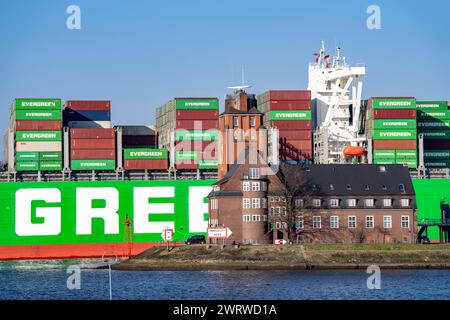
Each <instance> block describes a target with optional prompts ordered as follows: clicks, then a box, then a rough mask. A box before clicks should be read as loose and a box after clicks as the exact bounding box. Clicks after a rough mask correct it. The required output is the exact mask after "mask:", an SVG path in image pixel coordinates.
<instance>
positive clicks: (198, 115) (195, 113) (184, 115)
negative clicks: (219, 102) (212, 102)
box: [176, 110, 219, 120]
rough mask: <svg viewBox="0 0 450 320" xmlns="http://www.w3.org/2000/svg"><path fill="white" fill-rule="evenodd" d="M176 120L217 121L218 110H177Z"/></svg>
mask: <svg viewBox="0 0 450 320" xmlns="http://www.w3.org/2000/svg"><path fill="white" fill-rule="evenodd" d="M176 115H177V118H176V119H177V120H217V119H218V118H219V111H218V110H177V113H176Z"/></svg>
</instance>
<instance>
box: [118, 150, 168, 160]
mask: <svg viewBox="0 0 450 320" xmlns="http://www.w3.org/2000/svg"><path fill="white" fill-rule="evenodd" d="M123 154H124V156H123V158H124V159H125V160H136V159H137V160H139V159H142V160H157V159H158V160H161V159H162V160H164V159H167V158H168V154H169V153H168V151H167V149H135V148H133V149H124V150H123Z"/></svg>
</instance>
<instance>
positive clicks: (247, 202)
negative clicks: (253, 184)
mask: <svg viewBox="0 0 450 320" xmlns="http://www.w3.org/2000/svg"><path fill="white" fill-rule="evenodd" d="M250 207H251V202H250V198H243V199H242V209H250Z"/></svg>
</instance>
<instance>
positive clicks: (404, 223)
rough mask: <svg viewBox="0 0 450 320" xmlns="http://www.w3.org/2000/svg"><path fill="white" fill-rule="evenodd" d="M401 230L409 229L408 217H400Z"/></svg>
mask: <svg viewBox="0 0 450 320" xmlns="http://www.w3.org/2000/svg"><path fill="white" fill-rule="evenodd" d="M402 228H403V229H409V216H402Z"/></svg>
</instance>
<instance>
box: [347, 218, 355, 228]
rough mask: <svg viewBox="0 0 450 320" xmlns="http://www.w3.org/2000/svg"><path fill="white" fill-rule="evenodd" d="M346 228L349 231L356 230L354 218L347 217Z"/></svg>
mask: <svg viewBox="0 0 450 320" xmlns="http://www.w3.org/2000/svg"><path fill="white" fill-rule="evenodd" d="M348 228H349V229H355V228H356V216H348Z"/></svg>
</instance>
